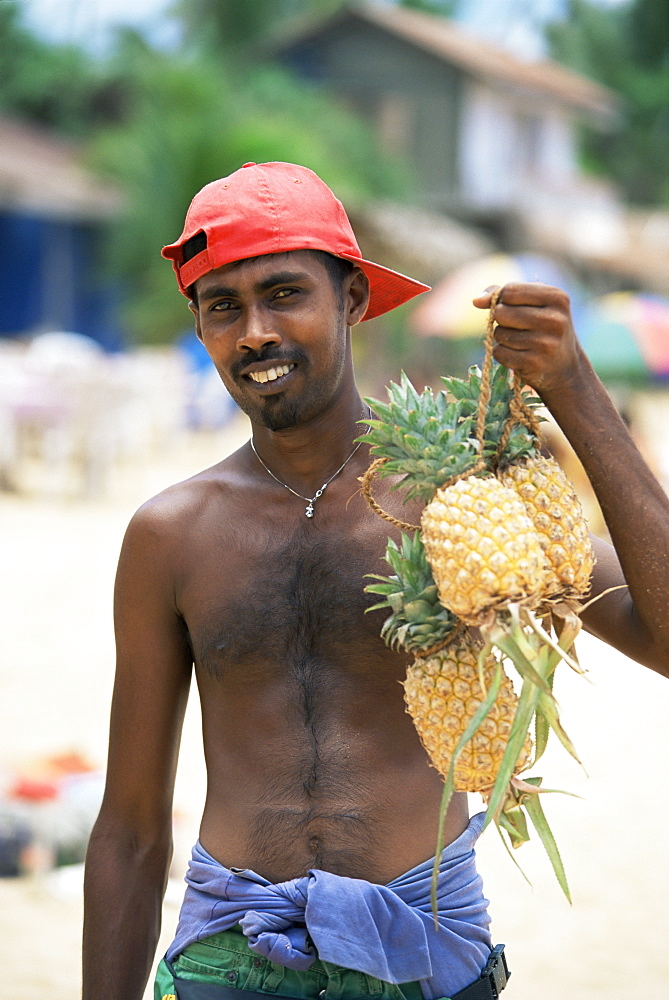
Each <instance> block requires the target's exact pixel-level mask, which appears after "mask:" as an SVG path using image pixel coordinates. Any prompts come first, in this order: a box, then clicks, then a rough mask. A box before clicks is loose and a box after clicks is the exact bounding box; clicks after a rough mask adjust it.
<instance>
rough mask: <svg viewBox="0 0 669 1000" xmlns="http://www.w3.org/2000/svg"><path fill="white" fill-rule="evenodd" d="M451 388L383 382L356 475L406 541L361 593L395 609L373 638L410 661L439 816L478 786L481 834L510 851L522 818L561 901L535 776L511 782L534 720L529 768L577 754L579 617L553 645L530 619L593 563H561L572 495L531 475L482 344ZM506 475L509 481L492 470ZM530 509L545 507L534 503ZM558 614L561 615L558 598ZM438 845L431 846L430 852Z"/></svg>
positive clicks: (527, 450) (516, 406)
mask: <svg viewBox="0 0 669 1000" xmlns="http://www.w3.org/2000/svg"><path fill="white" fill-rule="evenodd" d="M444 382H446V384H447V387H448V388H449V389H450V390H451V395H452V396H454V397H455V398H454V399H452V400H448V399H447V397H446V394H445V393H439V394H433V393H432V391H431V390H429V389H426V390H425V391H424V392H423V393H422V394H420V395H419V394H418V393H417V392H416V390H415V389H414V388H413V386H412V385H411V383H410V382H409V381H408V379H406V377H405V376H402V381H401V384H400V385H391V386H390V387H389V390H388V395H389V403H388V404H385V403H382V402H380V401H378V400H368V403H369V404H370V406H371V407H372V408H373V410H374V411H375V412H376V416H375V417H372V418H370V419H369V421H366V422H367V423H369V424H370V427H371V429H370V431H369V433H368V436H367V437H366V440H367V441H368V442H369V443H370V444H371V446H372V452H373V454H374V455H375V456H377V463H376V465H375V466H373V467H371V469H370V473H368V476H367V477H365V478H364V479H363V492H365V495H366V496H367V498H368V500H369V501H370V504H371V505H372V508H373V509H374V510H375V511H376V513H378V514H380V515H381V516H383V517H386V518H387V519H388V520H390V521H394V523H395V524H396V525H398V526H400V527H402V528H403V529H404V530H408V529H411V530H413V531H414V532H415V534H414V536H413V538H412V539H409V536H404V538H403V544H402V551H401V552H400V550H399V549H398V548H397V546H395V545H394V543H392V542H389V546H388V549H387V551H386V559H387V561H388V562H389V563H390V565H391V566H392V568H393V569H394V570H395V575H394V576H393V577H390V578H378V579H381V580H382V583H380V584H374V585H372V586H370V587H368V588H367V589H368V590H371V591H372V592H375V593H379V594H383V595H384V597H385V598H386V600H385V601H384V602H382V605H376V606H377V607H378V606H388V607H390V608H391V610H392V614H391V616H390V618H389V619H388V620H387V621H386V623H385V624H384V626H383V630H382V635H383V637H384V638H385V640H386V642H388V643H389V644H390V645H400V646H404V648H406V649H409V650H411V651H413V652H414V653H415V654H416V656H417V659H416V660H415V662H414V664H413V665H412V666H410V667H409V669H408V673H407V679H406V682H405V698H406V701H407V705H408V707H409V711H410V713H411V715H412V718H413V720H414V724H415V726H416V729H417V731H418V733H419V736H420V738H421V740H422V742H423V744H424V746H425V747H426V749H427V751H428V754H429V756H430V758H431V760H432V762H433V764H434V766H435V767H436V768H437V769H438V770H439V771H440V773H441V774H442V775H444V777H445V779H446V780H445V789H444V796H443V799H442V807H441V816H442V817H443V816H444V815H445V810H446V808H447V805H448V801H449V799H450V796H451V794H452V792H453V791H454V790H456V789H463V790H469V791H474V790H475V791H479V792H481V794H482V795H483V797H484V800H485V802H486V804H487V816H486V823H488V822H491V821H493V822H494V823H495V824H496V825H497V826H498V827H499V828H500V829H503V830H505V832H506V834H508V837H509V840H510V842H511V844H512V846H514V847H516V846H518V845H519V844H521V843H523V842H524V841H526V840H527V839H528V831H527V824H526V821H525V815H524V814H525V812H526V813H527V816H529V818H530V819H531V820H532V822H533V823H534V825H535V828H536V829H537V831H538V833H539V835H540V836H541V839H542V841H543V843H544V846H545V847H546V850H547V852H548V854H549V857H550V860H551V863H552V865H553V868H554V870H555V873H556V875H557V878H558V880H559V882H560V885H561V886H562V888H563V890H564V892H565V894H566V895H567V896H568V895H569V892H568V887H567V883H566V877H565V873H564V869H563V867H562V863H561V860H560V857H559V853H558V851H557V847H556V845H555V841H554V840H553V838H552V834H551V833H550V830H549V828H548V825H547V823H546V821H545V817H544V815H543V811H542V807H541V803H540V795H539V793H540V791H541V789H540V783H541V779H539V778H528V779H526V780H524V781H521V780H520V779H519V778H517V777H516V775H517V774H518V772H519V771H521V770H523V769H524V768H525V767H526V766H527V764H528V759H529V755H530V743H529V742H528V738H527V733H528V730H529V728H530V726H531V725H532V723H533V722H534V723H535V726H536V751H535V758H534V759H535V761H536V760H538V759H539V757H540V756H541V755H542V753H543V752H544V749H545V746H546V741H547V738H548V732H549V730H552V731H553V732H555V733H556V734H557V736H558V738H559V739H560V741H561V742H562V743H563V745H564V746H565V747H566V749H567V750H568V751H569V752H570V753H571V754H572V755H573V756H575V757H576V753H575V750H574V748H573V746H572V745H571V743H570V741H569V738H568V737H567V734H566V733H565V732H564V729H563V728H562V725H561V722H560V719H559V715H558V710H557V705H556V702H555V699H554V697H553V694H552V684H553V673H554V671H555V669H556V666H557V665H558V663H559V662H560V661H561V660H562V659H566V660H568V661H569V662H570V663H572V665H575V662H574V661H572V660H571V659H570V657H569V655H568V653H567V652H566V650H568V649H569V648H570V647H571V643H572V642H573V638H574V636H575V634H576V632H577V631H578V622H577V619H574V616H573V615H571V618H570V621H569V625H568V627H565V628H563V629H562V632H561V638H560V643H556V642H555V641H553V640H552V639H551V637H550V635H548V634H547V633H546V632H545V631H544V630H543V628H542V626H541V623H540V622H539V621H538V620H537V619H536V618H535V617H534V616H533V615H532V613H531V612H532V609H533V608H540V607H541V604H542V601H543V600H545V599H546V598H548V597H550V598H552V599H553V600H554V601H555V600H558V601H559V599H560V598H561V597H563V596H572V595H573V594H575V593H576V592H577V591H580V590H581V589H582V586H581V585H582V583H583V579H584V578H587V579H588V580H589V573H590V568H591V565H592V563H591V562H590V563H588V561H587V559H586V558H585V557H582V556H581V555H580V554H579V550H578V549H577V550H576V555H575V556H574V558H573V564H570V562H569V557H570V556H572V555H573V553H574V547H573V546H572V545H571V544H570V543H566V544H565V540H564V533H565V530H566V529H568V528H569V527H570V526H571V527H572V534H573V536H574V537H575V538H576V540H577V541H580V540H581V536H582V532H583V529H582V527H578V526H577V519H576V515H575V514H571V513H570V514H566V513H564V514H563V513H560V514H559V515H558V513H557V512H558V507H559V503H558V497H557V495H556V493H557V491H560V490H563V492H565V494H566V493H569V494H571V490H569V491H567V489H566V488H565V487H563V486H561V485H560V483H559V481H558V477H557V476H556V475H552V476H549V475H548V474H547V472H546V469H545V468H544V467H543V466H542V465H541V464H540V462H539V459H538V457H537V439H536V433H535V429H534V426H533V425H532V423H531V421H530V420H529V419H528V421H527V423H526V422H525V418H526V414H527V410H526V408H524V406H525V405H526V404H525V403H524V401H523V405H521V403H520V402H519V400H518V396H519V394H520V389H518V388H517V387H514V391H513V392H512V390H511V386H510V385H509V379H508V372H506V370H504V369H502V368H501V366H496V367H495V366H494V365H493V364H492V357H491V339H490V338H488V342H487V356H486V367H485V368H484V373H483V375H480V374H479V373H477V372H476V371H471V372H470V378H469V380H468V381H467V382H463V381H461V380H457V379H444ZM500 466H502V467H503V469H504V471H503V473H499V475H500V476H502V475H504V476H505V477H507V478H506V479H505V481H504V482H502V481H501V480H500V479H498V478H497V475H496V473H498V472H499V468H500ZM377 470H378V472H379V474H380V475H381V476H391V475H392V476H394V477H398V476H399V477H402V478H401V479H399V481H396V482H395V483H394V484H393V487H392V488H393V489H400V490H402V491H404V493H405V499H416V498H418V499H423V500H425V501H426V506H425V508H424V510H423V514H422V517H421V524H420V525H408V524H403V523H402V522H399V521H398V520H397V519H395V518H393V517H392V516H390V515H388V514H387V513H386V512H385V511H383V510H381V508H380V507H379V505H378V504H376V502H375V501H374V500H373V498H372V497H371V491H370V482H371V475H372V474H373V472H374V471H377ZM530 494H532V496H531V497H530ZM532 499H534V500H538V503H536V504H535V506H534V507H533V506H532V505H531V500H532ZM566 502H567V505H568V503H569V502H571V500H570V497H568V498H567V501H566ZM527 503H530V506H529V508H528V506H526V504H527ZM535 508H538V509H539V510H538V517H537V521H536V523H533V516H531V513H532V515H533V514H534V511H535ZM561 509H567V510H570V511H571V510H574V508H573V507H568V506H566V507H563V508H561ZM570 518H571V519H570ZM547 519H548V520H547ZM560 532H562V537H559V536H560ZM565 553H566V555H567V558H564V554H565ZM549 560H553V562H552V564H551V562H549ZM556 610H558V611H559V613H560V614H564V613H566V611H565V609H564V608H563V607H560V605H559V603H558V605H557V606H556ZM567 610H568V609H567ZM449 616H450V617H449ZM468 626H478V628H479V630H480V633H481V635H482V638H483V642H484V643H485V647H483V646H482V648H481V650H480V651H478V650H476V649H475V648H472V647H471V646H467V645H466V643H465V642H464V640H463V635H464V633H465V632H466V629H467V627H468ZM455 630H457V631H458V632H459V635H457V636H454V635H453V633H454V631H455ZM493 649H496V651H497V652H495V653H493ZM502 657H503V658H505V659H507V660H508V661H510V662H511V663H513V665H514V666H515V667H516V669H517V670H518V673H519V674H520V677H521V678H522V688H521V690H520V694H519V697H518V698H516V696H515V693H514V692H513V689H512V686H511V684H510V681H509V680H508V678H507V677H506V676H505V675H504V674H503V671H502V666H501V658H502ZM481 679H482V680H481ZM463 693H465V695H466V696H465V697H464V698H463V697H462V694H463ZM576 759H578V758H576ZM440 849H441V848H440V845H439V844H438V845H437V855H438V854H439V852H440Z"/></svg>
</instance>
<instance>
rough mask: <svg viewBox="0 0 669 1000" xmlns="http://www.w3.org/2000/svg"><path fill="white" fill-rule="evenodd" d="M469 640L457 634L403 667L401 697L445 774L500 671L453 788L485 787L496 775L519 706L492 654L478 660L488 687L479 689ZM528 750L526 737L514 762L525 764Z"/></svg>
mask: <svg viewBox="0 0 669 1000" xmlns="http://www.w3.org/2000/svg"><path fill="white" fill-rule="evenodd" d="M479 652H480V649H479V648H477V647H476V646H474V645H473V644H472V643H471V642H466V641H464V640H462V639H459V640H458V639H456V640H455V641H454V642H453V643H451V644H450V645H449V646H447V647H446V648H445V649H443V650H442V651H441V652H438V653H436V654H434V655H432V656H427V657H425V658H417V659H415V660H414V662H413V663H412V664H411V666H410V667H409V668H408V670H407V676H406V681H405V682H404V698H405V701H406V704H407V708H408V711H409V714H410V715H411V717H412V719H413V721H414V725H415V726H416V729H417V731H418V735H419V736H420V739H421V742H422V743H423V746H424V747H425V749H426V750H427V753H428V755H429V757H430V760H431V761H432V764H433V765H434V767H436V769H437V770H438V771H439V772H440V774H442V775H443V776H444V778H447V777H448V773H449V768H450V767H451V763H452V761H453V757H454V754H455V752H456V750H457V748H458V743H459V741H460V740H461V738H462V737H463V734H465V730H466V728H467V726H468V725H469V724H470V722H471V720H472V718H473V717H474V715H475V713H476V712H477V711H478V710H479V709H480V707H481V704H482V703H483V701H484V699H485V696H486V694H487V692H488V691H489V690H490V686H491V684H492V682H493V680H494V678H495V675H496V672H497V671H501V674H502V676H501V684H500V687H499V691H498V692H497V695H496V697H495V699H494V702H493V703H492V706H491V708H490V710H489V711H488V713H487V715H486V716H485V718H484V719H483V720H482V722H481V724H480V726H479V727H478V729H477V730H476V732H475V733H474V734H473V735H472V736H471V738H470V739H468V740H467V741H466V743H465V744H464V746H463V747H462V749H461V751H460V753H459V754H458V756H457V759H456V762H455V767H454V785H453V787H454V790H455V791H458V792H481V793H483V792H489V791H490V790H491V789H492V787H493V785H494V783H495V779H496V778H497V774H498V772H499V769H500V766H501V764H502V760H503V757H504V753H505V751H506V748H507V743H508V739H509V733H510V732H511V726H512V724H513V719H514V715H515V712H516V708H517V705H518V698H517V696H516V694H515V691H514V690H513V686H512V684H511V681H510V679H509V678H508V677H507V675H506V674H505V673H504V672H503V668H502V666H501V664H500V663H499V661H498V660H497V659H496V658H495V657H494V656H492V655H488V656H486V657H485V658H484V660H483V664H482V671H483V679H484V683H485V685H486V690H485V691H484V690H483V689H482V688H481V680H480V676H479V667H478V655H479ZM531 750H532V743H531V740H530V738H529V736H527V737H526V739H525V743H524V745H523V748H522V750H521V753H520V755H519V757H518V759H517V761H516V763H515V765H514V767H513V773H514V774H517V773H518V772H519V771H522V770H524V768H525V767H527V765H528V763H529V759H530V754H531Z"/></svg>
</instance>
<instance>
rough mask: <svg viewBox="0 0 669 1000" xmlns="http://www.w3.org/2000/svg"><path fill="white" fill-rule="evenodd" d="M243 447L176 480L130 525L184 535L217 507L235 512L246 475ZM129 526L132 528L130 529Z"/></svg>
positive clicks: (146, 505) (158, 531)
mask: <svg viewBox="0 0 669 1000" xmlns="http://www.w3.org/2000/svg"><path fill="white" fill-rule="evenodd" d="M243 450H244V449H243V448H240V449H239V451H237V452H235V453H234V454H232V455H229V456H228V457H227V458H225V459H223V460H222V461H220V462H217V463H216V464H215V465H212V466H210V467H209V468H207V469H203V470H202V471H201V472H198V473H196V474H195V475H193V476H190V477H189V478H188V479H184V480H182V481H181V482H178V483H173V484H172V485H171V486H168V487H166V488H165V489H164V490H161V491H160V493H157V494H156V495H155V496H153V497H151V498H150V499H149V500H146V501H145V502H144V503H143V504H142V505H141V506H140V507H139V508H138V510H137V511H136V512H135V514H134V515H133V516H132V518H131V521H130V529H132V530H135V531H137V530H139V531H148V532H150V533H155V534H160V535H161V536H163V537H166V536H169V535H170V534H171V533H173V532H175V531H176V532H178V533H179V534H180V535H182V534H183V532H184V531H185V530H191V529H192V528H193V527H196V526H197V525H198V523H199V522H200V520H201V518H202V517H204V516H207V514H208V513H210V512H211V511H212V509H213V508H215V509H216V510H217V511H218V512H219V513H220V512H221V510H225V509H227V511H228V513H229V514H232V512H233V511H234V509H235V507H236V506H237V505H238V504H239V502H240V494H241V493H242V492H243V490H244V486H245V477H244V473H243V461H242V460H241V453H242V452H243ZM130 529H129V530H130Z"/></svg>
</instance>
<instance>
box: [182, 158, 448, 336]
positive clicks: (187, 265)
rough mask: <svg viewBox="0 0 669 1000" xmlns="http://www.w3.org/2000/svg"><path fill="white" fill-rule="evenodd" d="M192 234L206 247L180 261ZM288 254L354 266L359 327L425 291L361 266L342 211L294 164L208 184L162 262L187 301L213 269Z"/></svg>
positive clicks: (246, 170)
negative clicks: (366, 294) (362, 292)
mask: <svg viewBox="0 0 669 1000" xmlns="http://www.w3.org/2000/svg"><path fill="white" fill-rule="evenodd" d="M198 233H203V234H204V237H205V239H206V245H205V246H204V249H202V250H200V252H199V253H196V254H195V256H194V257H192V258H191V259H190V260H188V261H184V258H183V247H184V243H186V242H187V241H188V240H190V239H191V238H192V237H193V236H196V235H197V234H198ZM287 250H325V251H326V252H327V253H330V254H332V255H333V256H335V257H343V258H344V259H345V260H350V261H351V262H352V263H354V264H357V266H358V267H360V268H361V269H362V270H363V271H364V272H365V274H366V275H367V277H368V278H369V284H370V298H369V306H368V308H367V312H366V313H365V315H364V319H372V318H373V317H374V316H380V315H381V313H384V312H388V310H389V309H394V308H395V306H399V305H401V304H402V303H403V302H407V301H408V300H409V299H411V298H413V297H414V296H415V295H419V294H420V293H421V292H427V291H429V288H430V286H429V285H424V284H423V283H422V282H421V281H416V280H415V279H414V278H407V277H406V275H404V274H400V273H399V272H398V271H391V270H390V268H388V267H382V266H381V265H380V264H374V263H372V261H369V260H363V258H362V255H361V253H360V248H359V247H358V244H357V242H356V239H355V236H354V235H353V230H352V228H351V223H350V222H349V220H348V217H347V215H346V212H345V210H344V206H343V205H342V203H341V202H340V201H338V199H337V198H335V196H334V194H333V193H332V191H331V190H330V188H329V187H328V186H327V184H325V183H324V182H323V181H322V180H321V179H320V177H318V176H317V175H316V174H315V173H314V172H313V171H312V170H309V169H307V167H301V166H298V165H297V164H295V163H278V162H277V163H245V164H244V166H243V167H240V168H239V170H236V171H235V172H234V173H233V174H230V176H229V177H222V178H221V179H220V180H218V181H212V183H211V184H207V185H206V187H203V188H202V190H201V191H199V192H198V193H197V194H196V195H195V197H194V198H193V200H192V202H191V204H190V207H189V209H188V212H187V214H186V222H185V225H184V229H183V232H182V234H181V236H180V237H179V239H178V240H177V241H176V243H170V244H169V246H166V247H163V251H162V254H163V257H166V258H167V259H168V260H171V261H172V266H173V268H174V273H175V274H176V276H177V282H178V283H179V288H180V289H181V291H182V292H183V293H184V295H186V296H188V291H187V289H188V287H189V285H192V284H193V282H194V281H197V279H198V278H201V277H202V275H203V274H207V272H208V271H213V270H214V268H216V267H222V266H223V265H224V264H231V263H232V262H233V261H236V260H244V259H245V258H247V257H258V256H261V255H262V254H270V253H283V252H285V251H287Z"/></svg>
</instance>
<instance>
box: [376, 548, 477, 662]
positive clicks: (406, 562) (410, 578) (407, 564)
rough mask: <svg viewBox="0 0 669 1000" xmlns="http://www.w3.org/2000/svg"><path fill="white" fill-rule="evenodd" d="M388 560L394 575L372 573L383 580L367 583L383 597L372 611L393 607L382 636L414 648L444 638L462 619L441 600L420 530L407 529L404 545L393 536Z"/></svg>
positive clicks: (408, 647) (425, 647)
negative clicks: (396, 541)
mask: <svg viewBox="0 0 669 1000" xmlns="http://www.w3.org/2000/svg"><path fill="white" fill-rule="evenodd" d="M386 562H387V563H388V565H389V566H390V568H391V569H392V570H393V571H394V575H393V576H390V577H385V576H381V575H379V574H378V573H369V574H367V575H368V576H369V577H370V578H373V579H375V580H378V581H379V582H378V583H371V584H368V586H367V587H365V590H366V592H367V593H370V594H378V595H379V596H381V597H383V600H382V601H379V603H378V604H375V605H373V607H371V608H368V609H367V610H368V611H374V610H376V609H377V608H390V610H391V612H392V613H391V615H390V616H389V617H388V618H387V619H386V621H385V622H384V625H383V628H382V629H381V637H382V638H383V639H384V641H385V642H386V643H387V644H388V645H389V646H390V647H391V648H396V647H397V646H402V647H403V648H404V649H407V650H411V651H414V652H420V651H421V650H427V649H429V648H430V647H431V646H434V645H437V644H438V643H441V642H444V641H445V640H446V639H447V638H448V636H449V635H450V634H451V632H452V631H453V629H454V628H455V626H456V625H457V623H458V619H457V618H456V617H455V615H453V614H452V613H451V612H450V611H448V610H447V609H446V608H444V607H443V605H442V604H441V603H440V602H439V597H438V595H437V586H436V584H435V582H434V578H433V576H432V570H431V569H430V565H429V563H428V561H427V558H426V556H425V550H424V548H423V543H422V542H421V539H420V535H419V533H418V532H416V533H415V534H414V535H413V536H412V535H407V534H405V533H404V532H403V533H402V538H401V545H400V546H398V545H397V544H396V543H395V542H394V541H393V540H392V539H391V538H389V539H388V546H387V548H386Z"/></svg>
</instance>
